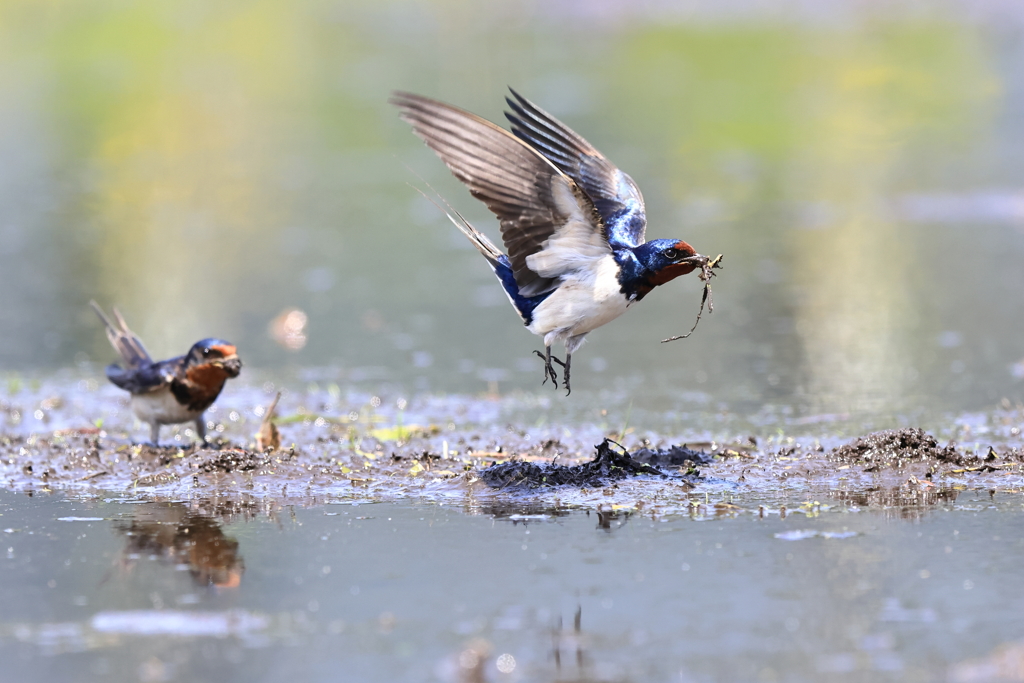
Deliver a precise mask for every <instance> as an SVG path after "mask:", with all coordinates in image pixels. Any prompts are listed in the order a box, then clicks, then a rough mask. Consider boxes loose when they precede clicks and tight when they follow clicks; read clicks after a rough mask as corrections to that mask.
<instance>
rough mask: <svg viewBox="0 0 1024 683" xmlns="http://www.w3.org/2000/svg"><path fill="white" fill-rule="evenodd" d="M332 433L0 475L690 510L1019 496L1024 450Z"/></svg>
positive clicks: (190, 490)
mask: <svg viewBox="0 0 1024 683" xmlns="http://www.w3.org/2000/svg"><path fill="white" fill-rule="evenodd" d="M283 422H284V424H283V425H282V426H281V429H282V431H283V432H285V436H286V437H287V436H289V434H288V426H287V425H288V422H287V419H286V420H283ZM313 426H315V425H313ZM326 431H327V433H326V434H320V435H318V436H315V437H312V438H309V439H308V440H306V441H303V442H301V443H299V442H297V441H296V442H293V443H292V444H291V445H289V446H287V447H284V448H281V449H277V450H273V451H269V450H268V451H267V452H259V451H257V450H255V448H254V442H245V441H240V440H234V439H230V438H225V437H223V436H220V437H217V439H216V440H215V442H214V443H212V444H210V445H208V446H206V447H199V446H197V445H195V444H190V445H188V446H167V447H160V448H154V447H151V446H145V445H139V444H134V443H132V442H131V440H130V437H129V435H128V434H126V433H123V432H122V433H117V432H109V431H107V430H105V429H102V428H100V427H89V428H81V429H70V430H69V429H63V430H58V431H55V432H50V433H40V434H32V435H28V436H22V435H2V436H0V476H2V481H3V483H4V486H5V487H6V488H8V489H11V490H20V491H48V490H58V489H59V490H74V491H83V492H87V491H96V492H101V491H104V492H109V491H126V492H130V493H131V494H132V495H134V496H143V497H145V496H161V497H165V498H166V497H172V498H173V497H179V498H183V497H196V496H198V497H209V496H217V497H220V498H222V499H225V500H232V499H242V498H245V499H259V498H275V499H286V498H293V497H301V498H304V499H311V498H317V499H320V500H328V499H330V500H339V501H351V502H376V501H383V500H397V499H409V498H416V499H424V500H436V501H442V502H444V501H450V502H453V503H466V504H469V505H493V504H499V505H500V504H502V503H509V504H510V505H511V506H512V508H513V509H520V510H530V509H541V510H550V509H557V508H558V507H559V506H565V505H568V506H577V507H586V508H595V509H602V508H604V507H607V506H609V505H611V506H613V507H616V509H624V508H629V509H635V508H638V507H643V506H644V505H647V506H648V509H650V506H651V505H657V506H660V508H661V509H663V510H666V511H688V510H689V511H692V508H693V507H694V506H695V505H712V506H714V505H726V506H729V505H733V504H735V503H736V501H740V504H742V500H743V499H751V500H753V499H755V498H756V499H758V500H760V501H766V500H767V501H772V500H775V501H778V502H779V504H780V505H790V506H792V504H793V503H792V501H794V500H797V501H799V500H805V501H807V500H809V501H822V500H825V501H839V502H842V503H843V504H847V505H858V506H872V507H894V508H899V507H905V506H908V505H909V506H913V505H918V504H921V505H935V504H942V503H943V502H944V501H947V502H948V500H949V498H948V496H946V497H945V498H944V497H943V496H944V495H946V494H943V493H942V492H944V491H951V490H963V489H965V488H972V489H977V488H985V489H991V490H1000V491H1019V490H1024V448H1022V447H1021V446H1020V445H1010V444H1005V443H1004V444H999V445H991V444H978V445H974V444H972V445H971V446H970V447H966V446H962V445H958V444H954V443H945V444H940V443H939V441H938V440H937V439H936V438H934V437H933V436H931V435H929V434H927V433H926V432H924V431H922V430H920V429H915V428H906V429H901V430H889V431H882V432H878V433H872V434H868V435H865V436H863V437H859V438H857V439H853V440H851V441H849V442H847V443H844V444H841V445H839V446H837V447H835V448H832V449H825V448H824V447H823V446H822V445H821V444H820V442H818V441H817V440H814V439H810V440H808V442H806V443H805V442H803V441H801V440H799V439H795V438H789V439H787V440H786V441H785V442H784V443H782V444H780V443H777V442H773V441H766V442H759V441H758V440H757V439H756V438H753V437H749V436H748V437H743V438H738V439H734V440H732V441H728V442H721V443H720V442H705V443H676V444H665V443H660V444H659V443H652V442H649V441H648V442H647V443H642V444H640V445H639V447H634V448H633V449H632V450H631V451H630V454H628V455H627V454H626V453H625V452H623V451H622V450H620V449H619V448H617V447H614V446H612V445H611V444H610V443H609V442H604V443H602V444H600V445H599V446H598V447H597V451H596V455H597V457H596V458H595V457H594V456H595V445H594V444H593V443H586V441H584V440H583V439H568V438H566V439H550V438H548V439H544V440H540V441H533V442H532V443H531V442H530V441H528V440H527V439H525V438H524V436H523V435H522V434H514V433H512V432H509V434H510V437H509V438H508V439H507V440H505V441H502V440H494V439H492V438H486V439H485V438H481V435H480V434H476V433H473V432H472V431H469V430H467V431H465V432H459V431H458V430H448V429H445V428H443V427H440V426H429V427H407V428H391V429H385V428H380V427H369V428H362V429H361V428H359V427H358V426H356V425H348V426H345V427H343V426H341V425H339V424H335V425H331V426H329V428H328V429H327V430H326ZM286 442H287V439H286ZM481 446H482V447H481ZM954 499H955V496H954ZM695 501H696V502H695ZM723 509H728V507H726V508H723ZM719 512H720V510H718V509H717V508H716V509H715V510H712V511H711V513H713V514H718V513H719Z"/></svg>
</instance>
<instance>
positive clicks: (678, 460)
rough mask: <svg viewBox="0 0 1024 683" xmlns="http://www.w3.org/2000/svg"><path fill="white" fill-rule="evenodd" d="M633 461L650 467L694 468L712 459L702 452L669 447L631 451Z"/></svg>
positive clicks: (682, 447) (683, 447)
mask: <svg viewBox="0 0 1024 683" xmlns="http://www.w3.org/2000/svg"><path fill="white" fill-rule="evenodd" d="M632 455H633V459H634V460H637V461H638V462H642V463H644V464H646V465H651V466H652V467H660V468H663V469H664V468H669V467H694V466H696V465H706V464H708V463H709V462H711V460H712V457H711V456H710V455H708V454H707V453H704V452H703V451H695V450H693V449H692V448H686V447H685V446H669V447H668V448H664V449H658V450H651V449H650V448H640V449H638V450H636V451H633V454H632Z"/></svg>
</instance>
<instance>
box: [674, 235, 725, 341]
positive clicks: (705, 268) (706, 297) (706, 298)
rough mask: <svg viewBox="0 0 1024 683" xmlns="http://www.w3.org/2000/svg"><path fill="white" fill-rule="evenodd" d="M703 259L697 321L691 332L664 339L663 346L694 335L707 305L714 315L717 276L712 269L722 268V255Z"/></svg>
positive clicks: (709, 311) (703, 257) (694, 322)
mask: <svg viewBox="0 0 1024 683" xmlns="http://www.w3.org/2000/svg"><path fill="white" fill-rule="evenodd" d="M701 259H702V260H701V263H700V275H698V276H697V277H699V278H700V279H701V280H702V281H703V282H704V293H703V295H701V297H700V310H699V311H697V319H696V320H694V321H693V327H691V328H690V331H689V332H687V333H686V334H678V335H676V336H674V337H669V338H668V339H662V340H661V343H662V344H664V343H665V342H670V341H675V340H676V339H686V338H687V337H689V336H690V335H691V334H693V331H694V330H696V329H697V323H699V322H700V317H701V316H702V315H704V304H705V303H707V305H708V313H714V311H715V299H714V297H712V296H711V278H713V277H714V276H715V273H714V272H713V271H712V269H713V268H721V267H722V255H721V254H719V255H718V256H716V257H715V258H713V259H709V258H708V257H707V256H702V257H701Z"/></svg>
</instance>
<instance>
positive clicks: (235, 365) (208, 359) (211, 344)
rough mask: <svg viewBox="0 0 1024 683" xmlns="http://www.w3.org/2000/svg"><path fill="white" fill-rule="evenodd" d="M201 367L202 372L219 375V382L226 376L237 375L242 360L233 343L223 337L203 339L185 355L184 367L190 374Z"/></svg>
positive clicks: (240, 368)
mask: <svg viewBox="0 0 1024 683" xmlns="http://www.w3.org/2000/svg"><path fill="white" fill-rule="evenodd" d="M200 368H202V372H203V373H204V374H206V373H208V374H210V375H211V376H213V375H221V376H222V377H221V382H223V381H224V380H225V379H227V378H228V377H238V373H239V372H241V370H242V361H241V359H239V357H238V352H237V350H236V349H235V346H234V344H231V343H229V342H226V341H224V340H223V339H203V340H201V341H197V342H196V343H195V344H193V345H192V348H191V349H189V351H188V356H186V357H185V369H186V371H187V372H188V373H189V374H191V373H192V372H193V371H197V370H199V369H200Z"/></svg>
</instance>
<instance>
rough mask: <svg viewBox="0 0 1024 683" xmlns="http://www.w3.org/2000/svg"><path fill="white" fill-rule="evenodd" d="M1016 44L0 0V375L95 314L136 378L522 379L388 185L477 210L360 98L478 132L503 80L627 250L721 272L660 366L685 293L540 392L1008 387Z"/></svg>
mask: <svg viewBox="0 0 1024 683" xmlns="http://www.w3.org/2000/svg"><path fill="white" fill-rule="evenodd" d="M1022 26H1024V5H1021V4H1018V3H1012V2H998V1H996V0H992V1H991V2H967V1H966V0H964V1H963V2H959V3H958V2H947V3H942V4H938V3H936V4H931V5H927V6H925V5H922V4H921V3H915V2H892V3H871V2H854V1H852V0H851V1H848V2H841V1H839V0H822V1H821V2H815V3H800V2H775V3H770V2H753V1H752V0H751V1H739V0H737V1H734V2H714V1H711V0H708V1H706V2H702V1H692V2H685V3H667V2H665V3H661V2H647V3H627V2H622V3H618V2H584V1H582V0H575V1H570V0H558V1H554V2H527V1H525V0H524V1H521V2H464V1H444V0H436V1H419V2H417V1H412V0H409V1H401V0H399V1H394V2H391V1H386V0H376V1H373V2H359V1H351V2H337V1H329V0H264V1H257V2H220V3H208V2H197V1H194V0H174V1H173V2H172V1H162V0H150V1H147V2H125V1H115V0H110V1H104V0H83V1H81V2H45V1H40V0H26V1H18V0H0V370H3V371H7V372H25V371H42V372H46V371H49V370H50V369H53V368H57V367H61V366H67V365H72V364H78V365H80V366H83V367H91V366H89V365H85V364H89V363H106V362H108V361H110V360H113V354H112V352H111V350H110V349H109V347H108V346H107V342H106V340H105V338H104V337H103V335H102V333H101V331H100V328H99V326H98V323H97V321H96V320H95V319H94V316H93V314H92V312H91V311H90V310H89V309H88V307H87V302H88V301H89V300H90V299H93V298H95V299H96V300H97V301H99V302H100V303H101V304H103V305H105V306H110V305H116V306H118V307H119V308H120V309H121V311H122V312H123V313H124V314H125V316H126V317H127V319H128V321H129V323H130V324H131V325H132V326H133V327H134V329H135V330H136V331H137V332H138V333H139V334H140V335H141V336H142V338H143V339H144V340H145V341H146V342H147V344H148V346H149V348H150V350H151V351H152V352H153V353H154V355H157V356H162V357H166V356H169V355H176V354H179V353H183V352H184V351H185V350H186V349H187V348H188V346H189V345H190V344H191V343H192V342H194V341H195V340H196V339H199V338H201V337H205V336H211V335H216V336H221V337H224V338H227V339H230V340H232V341H234V342H235V343H237V344H238V346H239V348H240V352H241V354H242V356H243V358H244V360H245V361H246V362H247V364H248V365H249V367H262V368H264V369H266V370H267V371H269V372H271V373H273V372H277V371H281V370H282V369H286V368H297V367H304V368H321V369H322V370H321V371H322V373H323V374H324V375H325V376H327V375H330V376H331V377H332V378H336V379H338V380H339V381H341V382H350V383H362V384H368V385H371V386H372V385H375V384H381V383H387V384H390V385H393V386H401V387H406V388H407V389H408V390H410V391H438V392H478V391H483V390H484V389H486V388H487V386H488V383H490V384H491V386H492V388H493V386H494V383H495V382H497V384H498V386H500V387H501V388H502V390H503V391H506V390H518V389H521V390H526V391H540V390H541V388H540V387H539V382H540V379H541V368H540V365H539V361H537V359H536V358H534V357H532V356H531V352H532V350H533V349H535V348H539V340H537V339H536V338H534V337H533V336H532V335H530V334H529V333H528V332H526V331H525V330H522V329H520V327H521V325H520V323H519V321H518V318H517V317H516V315H515V314H514V312H513V311H512V310H511V309H510V307H509V306H508V304H507V302H506V300H505V298H504V295H503V294H502V292H501V290H500V288H499V286H498V284H497V283H496V282H495V281H494V279H493V276H492V275H491V274H490V271H489V269H488V268H487V267H486V264H485V263H484V262H483V260H482V259H480V258H479V256H478V255H477V254H476V253H475V252H474V251H473V249H472V248H471V247H470V245H469V244H468V243H466V241H465V239H464V238H463V237H462V236H461V235H459V234H458V232H457V231H456V230H455V229H454V228H453V227H452V226H451V225H449V224H448V223H447V222H446V220H445V219H444V217H443V216H442V215H441V214H440V213H439V211H438V210H437V209H436V208H435V207H433V206H432V205H430V204H429V203H428V202H426V201H425V200H424V199H423V198H422V197H421V196H420V195H419V194H418V193H417V192H416V191H415V189H413V187H410V185H412V186H416V187H421V188H425V183H430V185H432V186H433V187H434V188H436V189H437V190H438V191H439V192H440V193H441V194H442V195H444V196H445V197H446V198H447V199H448V200H449V201H450V202H451V203H452V204H453V205H454V206H455V207H457V208H458V209H459V210H460V211H463V212H464V213H465V214H466V215H467V216H468V217H469V218H470V220H472V221H473V222H474V223H475V224H477V225H478V226H479V227H481V228H483V229H485V231H487V232H489V234H490V235H491V236H492V237H495V238H496V236H497V229H496V228H497V226H496V224H495V221H494V220H493V219H492V218H491V217H490V215H489V214H488V213H487V212H486V210H485V209H484V208H483V207H482V206H481V205H479V204H478V203H477V202H476V201H475V200H473V199H472V198H471V197H470V196H469V195H468V194H467V193H466V191H465V190H464V189H463V188H462V187H461V186H460V185H459V184H458V183H457V182H456V181H455V180H454V179H452V178H451V177H450V176H449V175H448V173H447V170H446V169H445V168H444V167H443V165H442V164H441V163H440V162H439V161H438V160H437V159H436V158H435V157H434V156H433V154H432V153H430V152H429V150H426V149H425V148H424V147H423V145H422V144H421V143H420V142H419V141H418V140H417V139H416V138H414V137H413V136H412V135H411V133H410V132H409V130H408V127H407V126H406V125H405V124H403V123H402V122H400V121H398V119H397V117H396V115H395V112H394V111H393V110H392V109H391V108H390V107H389V106H388V105H387V98H388V95H389V92H390V91H391V90H393V89H405V90H411V91H414V92H419V93H423V94H426V95H430V96H433V97H437V98H439V99H442V100H446V101H450V102H452V103H454V104H457V105H459V106H462V107H464V108H467V109H469V110H471V111H473V112H475V113H478V114H480V115H482V116H484V117H486V118H489V119H491V120H494V121H499V122H500V121H503V118H502V107H503V97H504V95H505V92H506V91H505V88H506V86H509V85H511V86H513V87H515V88H516V89H517V90H518V91H519V92H521V93H522V94H524V95H525V96H527V97H529V98H530V99H532V100H534V101H535V102H537V103H538V104H539V105H540V106H542V107H544V108H545V109H547V110H548V111H550V112H552V113H553V114H555V115H556V116H558V117H560V118H561V119H562V120H563V121H565V122H566V123H567V124H568V125H570V126H572V127H573V128H574V129H576V130H577V131H578V132H580V133H581V134H582V135H584V136H585V137H587V138H588V139H589V140H590V141H591V142H592V143H593V144H594V145H595V146H597V147H598V148H599V149H601V150H602V151H603V152H604V153H605V154H606V155H607V156H609V157H610V158H611V159H612V160H613V161H614V162H616V163H617V164H618V165H619V166H621V167H622V168H623V169H624V170H626V171H627V172H628V173H630V174H631V175H632V176H633V177H634V178H635V179H636V181H637V182H638V183H639V185H640V187H641V188H642V189H643V192H644V195H645V198H646V200H647V205H648V212H649V229H648V236H649V237H652V238H653V237H677V238H682V239H685V240H687V241H689V242H690V243H692V244H693V245H694V246H695V247H696V248H697V249H698V250H699V251H701V252H702V253H708V254H717V253H720V252H721V253H724V254H725V262H724V264H725V269H724V270H723V271H721V273H720V276H719V277H718V278H717V279H716V280H715V283H714V284H715V288H714V292H715V304H716V308H715V313H714V314H713V315H711V316H705V319H704V320H703V321H702V323H701V325H700V327H699V328H698V330H697V332H696V333H695V334H694V335H693V337H691V338H690V339H687V340H685V341H678V342H674V343H672V344H665V345H663V344H659V340H660V339H661V338H663V337H666V336H669V335H672V334H679V333H681V332H684V331H685V330H687V329H689V326H690V324H691V323H692V321H693V318H694V316H695V314H696V311H697V305H698V302H699V296H700V294H699V292H700V283H699V282H698V281H697V279H696V278H688V279H687V281H685V282H680V281H676V282H673V283H672V284H671V285H670V286H667V287H663V288H660V289H659V290H658V291H656V292H655V293H653V294H652V295H651V296H650V297H648V298H647V299H645V300H644V302H643V303H642V304H641V305H639V306H637V307H635V308H634V309H631V310H630V312H629V314H628V315H626V316H625V317H623V318H622V319H620V320H618V321H616V322H614V323H612V324H610V325H608V326H607V327H605V328H602V329H600V330H599V331H597V332H595V333H594V334H592V335H591V336H590V341H589V342H588V344H587V345H586V346H585V347H584V348H583V349H582V350H581V351H580V352H579V354H578V355H577V356H576V359H577V363H576V364H574V365H575V367H576V368H578V370H577V371H576V373H575V375H574V389H575V391H574V393H573V396H572V397H570V399H567V400H568V401H573V400H579V399H578V398H577V397H578V396H579V395H581V394H582V395H583V396H584V397H586V395H587V394H588V393H589V394H590V395H594V393H593V392H595V391H598V390H605V389H608V388H609V387H613V388H617V389H618V390H619V391H622V392H627V393H629V392H633V393H637V394H643V395H646V396H667V397H673V396H674V397H677V398H678V397H686V398H687V399H688V400H693V401H697V402H703V403H706V404H708V405H710V406H712V407H713V406H715V405H721V406H723V407H728V408H730V409H733V410H739V411H747V412H756V411H758V410H761V409H762V408H763V406H764V405H766V404H769V403H770V404H773V405H782V406H787V410H791V411H794V412H795V413H796V414H805V415H808V416H813V415H817V414H820V413H828V412H854V413H858V412H862V413H876V414H877V413H881V412H885V411H908V410H916V409H919V408H922V407H924V408H925V409H927V410H972V409H984V408H986V407H989V406H992V405H995V404H996V403H997V402H999V401H1000V400H1001V399H1003V398H1006V399H1009V400H1011V401H1019V400H1021V398H1022V397H1024V382H1022V379H1024V365H1022V363H1021V358H1022V357H1024V335H1022V334H1021V330H1022V323H1021V321H1022V319H1024V268H1022V266H1021V264H1022V263H1024V68H1022V66H1024V42H1022ZM290 309H298V310H300V311H302V312H303V313H304V314H305V315H306V316H307V319H308V325H307V327H306V328H305V330H303V332H304V334H306V335H307V339H306V341H307V342H308V343H305V344H304V345H302V347H301V348H298V349H289V348H287V343H286V342H287V340H286V339H284V338H283V337H282V335H281V330H280V326H281V323H282V319H281V318H280V316H282V314H283V313H284V312H286V311H288V310H290ZM275 318H277V319H278V333H277V340H276V341H275V339H274V336H275V335H274V334H272V333H271V331H270V330H271V328H272V327H273V325H274V322H273V321H274V320H275ZM293 341H294V339H293ZM301 343H302V342H301V341H299V342H295V343H293V344H292V346H299V345H300V344H301ZM310 372H311V373H312V374H313V375H314V376H315V374H316V373H317V372H318V371H317V370H312V371H310ZM549 390H550V388H545V391H549ZM584 400H585V398H584Z"/></svg>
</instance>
